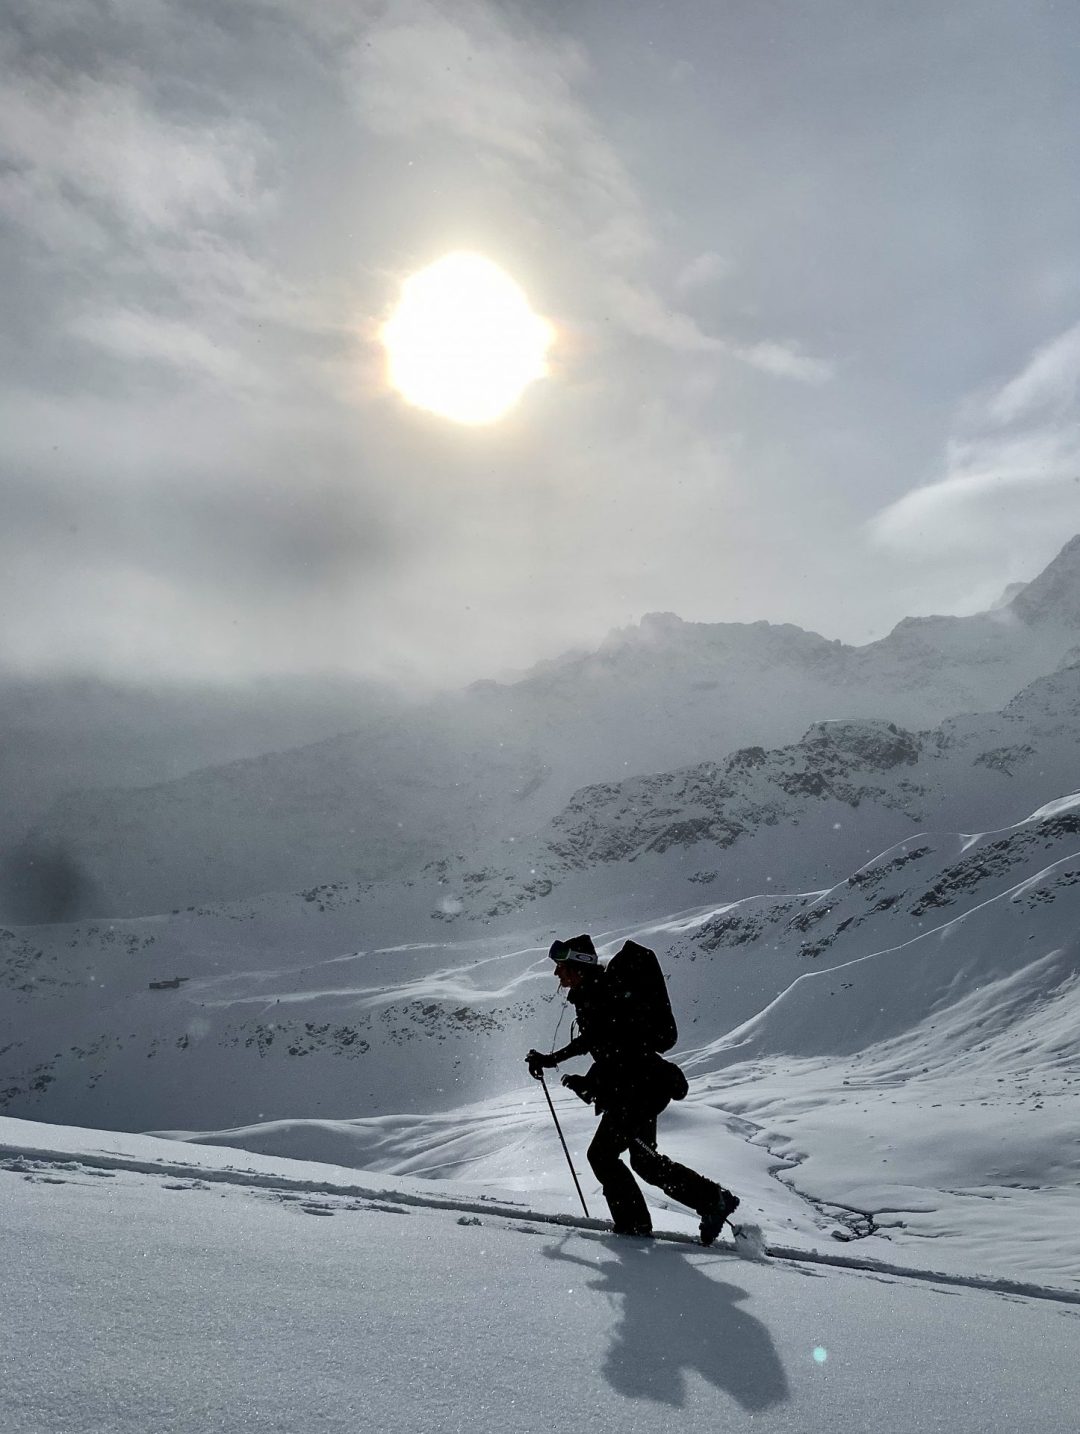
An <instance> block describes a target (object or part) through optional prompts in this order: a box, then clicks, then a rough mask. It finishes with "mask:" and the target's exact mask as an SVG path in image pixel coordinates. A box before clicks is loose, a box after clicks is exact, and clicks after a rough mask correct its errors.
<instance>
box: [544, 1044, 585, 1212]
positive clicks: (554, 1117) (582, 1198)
mask: <svg viewBox="0 0 1080 1434" xmlns="http://www.w3.org/2000/svg"><path fill="white" fill-rule="evenodd" d="M540 1084H541V1085H542V1086H543V1087H544V1095H545V1096H546V1097H547V1103H548V1110H550V1111H551V1118H552V1120H553V1121H554V1122H555V1129H556V1130H557V1131H558V1132H559V1140H560V1141H561V1142H562V1148H563V1154H564V1155H565V1156H566V1163H567V1165H569V1167H570V1174H571V1175H572V1176H573V1177H574V1188H575V1189H576V1190H577V1193H578V1199H579V1200H580V1201H581V1208H582V1209H583V1210H584V1211H585V1218H586V1220H588V1219H589V1218H590V1216H589V1207H588V1205H586V1204H585V1196H584V1195H582V1193H581V1186H580V1185H579V1184H578V1178H577V1171H576V1170H575V1169H574V1162H573V1161H572V1160H571V1159H570V1152H569V1150H567V1148H566V1141H565V1140H563V1133H562V1126H561V1125H560V1124H559V1117H558V1116H557V1115H556V1114H555V1107H554V1105H553V1104H552V1103H551V1092H550V1091H549V1090H548V1088H547V1081H546V1080H545V1079H544V1072H543V1071H541V1072H540Z"/></svg>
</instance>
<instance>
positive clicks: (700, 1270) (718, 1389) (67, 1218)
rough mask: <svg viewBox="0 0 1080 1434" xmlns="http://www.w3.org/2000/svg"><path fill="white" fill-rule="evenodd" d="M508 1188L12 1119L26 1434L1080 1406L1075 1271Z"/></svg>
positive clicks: (497, 1427) (483, 1433) (7, 1144)
mask: <svg viewBox="0 0 1080 1434" xmlns="http://www.w3.org/2000/svg"><path fill="white" fill-rule="evenodd" d="M440 1195H443V1200H444V1201H445V1203H443V1201H440V1198H439V1197H440ZM512 1199H513V1197H512V1196H509V1197H503V1198H502V1199H501V1200H499V1201H496V1200H494V1199H490V1197H489V1203H485V1202H484V1201H483V1200H480V1199H474V1200H471V1201H470V1200H468V1199H461V1200H460V1203H458V1204H456V1205H455V1204H454V1203H452V1199H450V1200H447V1199H445V1194H444V1192H442V1191H438V1190H435V1191H434V1193H433V1187H432V1186H431V1185H430V1184H424V1183H423V1182H417V1181H406V1180H401V1179H394V1178H391V1177H387V1176H384V1177H373V1176H371V1175H370V1174H368V1173H365V1175H364V1176H363V1178H362V1179H358V1177H357V1172H355V1171H349V1170H343V1169H340V1168H334V1167H330V1166H322V1165H308V1164H303V1163H300V1162H295V1161H289V1160H281V1159H270V1158H265V1157H260V1156H256V1155H251V1154H246V1153H242V1152H239V1151H236V1150H227V1149H210V1148H205V1147H185V1148H183V1149H178V1148H177V1147H176V1146H175V1145H173V1144H169V1143H167V1142H164V1141H160V1140H155V1139H152V1138H149V1137H141V1136H130V1135H117V1134H113V1133H111V1132H109V1133H107V1132H96V1131H91V1130H85V1129H83V1130H75V1129H65V1128H62V1127H56V1126H47V1125H42V1124H37V1123H31V1122H24V1121H18V1120H12V1119H5V1118H0V1261H2V1262H3V1268H4V1269H6V1270H8V1271H17V1272H18V1278H17V1279H11V1280H8V1281H6V1282H5V1337H4V1341H3V1345H2V1351H3V1352H2V1355H0V1363H2V1369H3V1376H4V1386H3V1399H2V1405H0V1413H2V1421H3V1428H4V1430H5V1434H61V1431H62V1434H103V1431H107V1434H146V1431H148V1430H153V1431H155V1434H206V1431H208V1430H211V1429H227V1430H230V1431H232V1430H244V1431H251V1434H262V1431H266V1434H270V1431H282V1430H289V1431H293V1430H309V1429H312V1430H314V1429H319V1430H327V1431H349V1434H353V1431H355V1430H356V1429H358V1428H363V1429H377V1430H380V1431H386V1434H399V1431H401V1434H406V1431H407V1434H414V1431H417V1430H423V1431H427V1430H439V1431H442V1430H446V1431H454V1434H457V1431H460V1434H519V1431H520V1434H534V1431H535V1434H541V1432H542V1431H543V1434H546V1431H563V1430H579V1429H582V1428H588V1429H589V1430H591V1431H599V1434H606V1431H612V1434H616V1431H618V1434H627V1431H630V1434H633V1431H644V1430H650V1431H654V1430H655V1431H661V1434H663V1431H678V1434H694V1431H698V1430H702V1431H704V1430H708V1431H710V1434H717V1431H720V1434H723V1431H731V1430H747V1429H754V1430H756V1431H767V1434H773V1431H785V1432H786V1434H796V1431H798V1434H808V1432H809V1434H818V1431H821V1434H825V1431H828V1434H865V1431H867V1430H870V1429H872V1430H874V1431H875V1434H920V1431H931V1430H934V1431H937V1430H946V1429H947V1430H949V1431H950V1434H996V1431H1006V1430H1010V1431H1011V1430H1026V1429H1038V1430H1039V1431H1040V1434H1066V1431H1072V1430H1073V1429H1075V1420H1076V1414H1075V1411H1076V1404H1077V1397H1078V1395H1080V1376H1078V1373H1077V1363H1076V1359H1075V1351H1076V1347H1077V1334H1078V1330H1080V1326H1078V1324H1077V1319H1078V1317H1080V1304H1078V1303H1075V1302H1073V1301H1074V1300H1075V1299H1076V1298H1077V1297H1076V1296H1072V1297H1070V1296H1068V1295H1067V1294H1066V1295H1064V1296H1062V1295H1060V1294H1059V1292H1056V1291H1054V1290H1052V1289H1046V1290H1040V1289H1039V1288H1038V1287H1036V1286H1031V1285H1029V1286H1027V1287H1026V1288H1025V1289H1019V1288H1016V1287H1012V1288H1010V1287H1009V1286H1008V1285H1006V1284H1005V1283H1003V1282H997V1283H995V1282H993V1281H984V1282H978V1281H970V1280H964V1279H956V1278H950V1277H949V1276H947V1275H941V1276H938V1275H934V1276H930V1277H927V1278H923V1279H919V1280H914V1279H911V1278H909V1277H906V1276H904V1275H902V1274H897V1273H895V1272H889V1271H888V1270H886V1269H883V1268H874V1267H860V1266H859V1265H858V1264H857V1263H854V1264H852V1265H850V1266H846V1267H843V1266H842V1267H829V1266H828V1265H821V1264H815V1263H812V1262H807V1261H805V1260H799V1259H791V1258H786V1257H783V1256H781V1257H777V1256H773V1257H771V1258H769V1259H767V1260H766V1261H764V1262H762V1261H760V1260H758V1261H752V1262H751V1261H746V1260H741V1259H739V1258H738V1257H737V1256H736V1254H734V1253H733V1250H732V1247H731V1246H730V1244H729V1243H722V1244H721V1245H718V1246H715V1247H713V1248H712V1249H709V1250H702V1249H700V1248H699V1247H696V1246H693V1245H690V1244H674V1243H668V1242H655V1243H650V1244H646V1243H643V1242H638V1241H619V1240H616V1239H614V1238H613V1237H610V1236H606V1235H604V1234H602V1233H600V1232H599V1231H597V1230H595V1229H591V1228H587V1227H586V1228H582V1226H581V1225H580V1224H578V1225H577V1226H575V1225H573V1224H567V1225H562V1226H560V1225H559V1224H557V1223H551V1221H550V1219H549V1218H548V1217H549V1216H550V1215H551V1214H552V1213H553V1212H552V1211H551V1210H549V1209H547V1207H541V1208H540V1209H535V1208H532V1206H533V1202H519V1203H518V1205H517V1206H516V1207H515V1206H514V1205H513V1204H512V1203H510V1201H512Z"/></svg>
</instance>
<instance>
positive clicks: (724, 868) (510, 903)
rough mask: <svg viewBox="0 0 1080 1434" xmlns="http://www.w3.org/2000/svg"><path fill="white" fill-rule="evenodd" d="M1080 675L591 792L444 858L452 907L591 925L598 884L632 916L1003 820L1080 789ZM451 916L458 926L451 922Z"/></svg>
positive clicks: (802, 883) (443, 876) (826, 876)
mask: <svg viewBox="0 0 1080 1434" xmlns="http://www.w3.org/2000/svg"><path fill="white" fill-rule="evenodd" d="M1078 716H1080V667H1069V668H1064V669H1062V670H1061V671H1059V672H1057V673H1054V674H1052V675H1051V676H1049V677H1044V678H1040V679H1039V680H1038V681H1036V682H1034V683H1032V684H1031V685H1030V686H1029V687H1027V688H1025V689H1024V691H1023V692H1021V693H1019V694H1018V695H1017V696H1016V697H1015V698H1014V699H1013V700H1012V701H1011V702H1010V703H1008V704H1007V705H1006V707H1005V708H1004V710H1003V711H1001V712H995V713H984V714H972V715H969V716H965V717H956V718H950V719H948V720H947V721H945V722H944V723H942V724H941V725H940V726H938V727H935V728H931V729H930V730H929V731H925V732H918V733H912V732H907V731H904V730H903V729H901V728H899V727H897V726H896V725H895V724H894V723H891V722H881V721H877V722H875V721H847V722H822V723H816V724H814V726H812V727H811V728H810V730H809V731H808V732H807V733H806V734H805V735H804V736H803V737H802V739H801V740H800V741H799V742H796V743H794V744H793V745H791V746H790V747H781V748H778V749H775V750H773V751H766V750H765V749H764V748H761V747H751V748H746V749H744V750H742V751H739V752H735V753H734V754H733V755H731V756H730V757H728V758H727V759H726V760H724V761H722V762H706V763H702V764H700V765H698V766H694V767H688V768H685V769H683V770H681V771H675V772H664V773H658V774H656V775H653V776H649V777H638V778H634V779H631V780H628V781H625V782H619V783H613V784H605V785H597V786H590V787H585V788H582V789H581V790H580V791H578V792H576V793H575V794H574V796H573V798H572V799H571V801H570V802H569V803H568V804H567V806H566V807H565V808H564V809H563V811H562V812H560V813H559V814H558V816H557V817H556V818H555V819H554V820H553V821H552V822H550V823H549V824H548V826H547V827H545V828H544V829H542V830H541V831H540V832H538V833H537V834H536V835H535V837H533V838H530V839H527V840H525V841H523V842H521V843H516V844H515V845H514V847H513V848H511V849H510V851H512V853H513V856H512V861H511V862H509V863H508V862H507V860H506V857H507V855H508V854H509V853H508V851H507V849H506V848H503V849H502V850H501V852H500V853H499V854H498V856H496V857H495V858H493V860H492V861H491V862H490V864H488V865H477V864H476V863H475V862H470V861H468V860H466V859H459V860H457V861H444V862H441V863H438V864H437V865H436V866H435V867H434V868H433V871H434V873H435V874H436V875H437V876H438V878H439V879H440V881H441V883H442V885H443V887H444V889H445V892H446V896H447V899H448V900H449V901H450V903H451V908H450V909H451V911H453V912H461V913H462V914H463V915H464V916H467V917H471V918H479V919H492V918H494V917H498V916H501V915H504V914H505V913H507V912H510V911H515V910H525V909H527V908H528V907H529V905H530V904H535V903H539V905H540V907H541V908H542V907H543V904H544V903H543V901H542V898H546V897H548V896H549V895H550V894H551V893H552V892H554V891H556V890H557V889H561V890H560V892H559V895H557V896H556V897H554V898H552V900H555V901H557V902H558V903H559V904H560V905H562V906H563V907H565V908H567V909H568V913H571V912H572V913H573V915H574V917H575V918H578V919H585V918H586V917H587V914H588V904H589V900H590V891H591V890H592V889H594V888H595V886H596V884H597V882H598V881H601V882H603V884H604V885H605V887H606V888H607V889H608V892H609V895H610V894H611V892H613V891H615V890H618V891H619V892H620V894H621V896H622V899H623V902H624V907H623V909H624V911H625V912H626V915H627V919H628V920H632V919H634V916H635V915H636V914H640V915H642V916H647V914H648V912H649V911H650V910H655V909H657V903H659V905H660V909H671V907H672V906H684V905H692V904H697V903H698V902H699V901H700V900H701V899H702V897H703V896H704V895H706V894H708V893H712V892H717V893H720V892H722V893H723V895H724V896H725V897H726V898H728V899H731V898H733V897H736V896H743V895H753V894H755V893H758V892H763V891H766V890H767V889H768V887H769V886H770V885H773V884H774V883H776V882H781V883H782V884H783V885H785V886H786V887H787V888H788V889H792V888H794V889H803V888H806V887H809V886H812V885H814V884H816V883H820V882H821V881H822V880H826V881H829V880H832V879H833V878H835V877H837V876H839V875H840V874H841V873H842V872H844V871H847V870H849V869H850V868H852V867H855V866H858V865H859V864H861V863H862V862H864V861H866V860H867V859H868V858H869V857H872V856H874V855H875V854H876V853H877V852H878V851H880V850H881V849H882V848H883V847H886V846H890V845H892V843H894V842H895V841H899V840H902V839H903V838H904V837H905V836H906V835H907V834H908V833H910V831H911V830H912V829H913V828H922V827H936V828H944V829H946V830H948V829H955V828H957V827H960V826H961V825H965V824H966V825H967V826H969V827H971V828H973V829H976V830H978V829H986V828H991V827H997V826H1004V825H1006V824H1008V823H1011V822H1014V821H1017V820H1019V819H1020V818H1021V817H1022V816H1023V815H1024V814H1025V813H1026V812H1028V811H1030V810H1032V809H1033V808H1034V807H1037V806H1039V805H1041V804H1042V803H1044V802H1047V801H1050V800H1052V799H1053V798H1054V797H1055V796H1056V795H1057V794H1059V793H1061V792H1063V791H1071V790H1072V789H1073V788H1074V787H1075V786H1076V785H1077V784H1078V783H1080V721H1078V720H1077V719H1078ZM447 919H448V920H453V919H456V917H455V916H453V915H451V916H448V917H447Z"/></svg>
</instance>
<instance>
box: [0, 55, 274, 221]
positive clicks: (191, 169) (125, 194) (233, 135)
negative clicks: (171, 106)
mask: <svg viewBox="0 0 1080 1434" xmlns="http://www.w3.org/2000/svg"><path fill="white" fill-rule="evenodd" d="M8 58H9V59H10V56H9V57H8ZM258 149H259V144H258V140H257V135H256V133H255V131H254V130H253V128H252V127H251V126H250V125H245V124H243V123H242V122H240V121H237V120H224V121H221V122H219V123H217V124H212V125H211V124H205V123H202V124H199V123H180V122H178V121H176V120H172V119H170V118H168V117H167V116H166V115H164V114H163V113H161V112H160V110H157V109H155V108H154V106H153V105H152V103H151V102H149V101H148V99H147V97H146V96H145V95H144V94H143V93H142V92H141V90H140V87H139V85H138V83H137V82H136V80H135V79H134V78H132V79H128V80H118V79H111V78H110V79H100V78H96V77H93V76H90V75H86V74H78V73H74V74H73V73H72V72H70V71H62V72H60V73H55V72H51V71H49V70H41V71H38V72H35V70H34V69H32V68H30V67H26V66H24V67H23V68H22V69H21V71H20V72H19V73H17V74H16V75H15V76H14V78H12V79H11V80H9V81H8V82H6V83H5V85H4V87H3V89H0V161H2V162H3V164H4V166H5V168H6V169H7V170H9V171H10V172H13V173H14V174H15V175H16V176H19V177H21V179H22V186H21V193H20V191H19V189H13V190H11V191H10V192H9V193H8V195H7V205H8V207H7V208H6V209H5V210H4V211H3V212H4V213H5V214H6V216H7V217H8V218H10V219H13V220H15V221H17V222H21V223H23V224H25V225H27V226H28V227H31V228H32V229H33V230H34V232H35V233H37V232H39V230H40V228H41V227H42V226H43V227H44V228H45V230H46V232H47V233H48V232H55V228H56V214H57V213H58V212H60V213H63V212H65V211H66V212H68V213H69V214H70V213H72V212H73V213H74V216H75V220H76V221H78V222H81V216H82V214H83V212H85V210H86V209H87V207H89V210H90V213H91V214H92V215H93V216H94V217H96V218H97V219H98V220H99V222H101V223H103V224H105V225H115V226H118V227H121V228H122V229H125V230H129V231H135V232H136V233H146V232H149V231H155V230H175V229H176V228H177V227H178V226H179V225H182V224H186V223H200V222H205V221H208V220H213V219H217V218H220V217H221V216H222V215H227V214H230V213H233V212H235V211H237V210H245V209H248V208H250V206H251V205H252V203H253V202H254V201H255V200H256V198H257V196H258V193H259V186H258V182H257V165H258ZM2 202H4V200H3V195H2V193H0V203H2Z"/></svg>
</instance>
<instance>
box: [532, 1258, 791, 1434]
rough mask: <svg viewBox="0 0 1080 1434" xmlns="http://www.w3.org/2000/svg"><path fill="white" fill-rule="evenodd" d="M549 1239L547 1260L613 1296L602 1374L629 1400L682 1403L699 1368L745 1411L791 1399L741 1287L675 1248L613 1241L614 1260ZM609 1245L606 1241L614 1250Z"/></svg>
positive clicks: (769, 1343) (763, 1330)
mask: <svg viewBox="0 0 1080 1434" xmlns="http://www.w3.org/2000/svg"><path fill="white" fill-rule="evenodd" d="M570 1238H572V1237H571V1236H567V1237H566V1239H563V1240H560V1241H558V1242H557V1243H556V1244H553V1245H549V1246H548V1247H547V1248H546V1249H545V1250H544V1251H543V1252H542V1253H543V1255H544V1256H545V1258H546V1259H550V1260H565V1261H566V1262H567V1263H569V1264H574V1265H580V1266H582V1268H584V1269H586V1270H588V1271H589V1272H590V1273H591V1274H592V1275H593V1276H594V1277H595V1278H594V1279H592V1280H591V1281H590V1286H591V1288H592V1289H594V1290H596V1291H598V1292H599V1293H601V1294H606V1295H611V1296H612V1298H613V1301H614V1302H615V1304H616V1306H617V1307H618V1309H619V1316H620V1317H619V1322H618V1324H617V1325H616V1327H615V1330H614V1332H613V1334H612V1340H611V1347H610V1348H609V1350H608V1352H607V1354H606V1355H605V1356H604V1361H603V1365H602V1373H603V1375H604V1378H605V1379H606V1380H607V1381H608V1383H609V1384H610V1385H611V1387H612V1388H613V1389H615V1390H617V1391H618V1393H620V1394H622V1395H624V1396H625V1397H626V1398H627V1399H651V1400H653V1401H654V1402H656V1403H657V1404H669V1405H672V1406H674V1407H680V1406H682V1405H683V1404H684V1403H685V1402H686V1376H687V1373H688V1372H689V1371H692V1370H696V1371H697V1373H698V1374H699V1375H701V1377H702V1378H703V1379H706V1380H708V1382H709V1383H710V1384H712V1385H714V1386H715V1387H716V1388H717V1389H721V1390H724V1391H725V1392H726V1393H728V1394H730V1395H731V1397H732V1398H733V1399H735V1400H736V1401H737V1402H738V1403H739V1404H740V1405H742V1407H743V1408H744V1409H748V1410H751V1411H759V1410H762V1409H768V1408H769V1407H770V1406H771V1405H774V1404H779V1403H781V1402H782V1401H783V1400H785V1399H787V1398H788V1383H787V1378H786V1377H785V1375H784V1370H783V1366H782V1365H781V1363H780V1359H779V1356H778V1355H777V1353H776V1349H775V1347H774V1345H773V1342H772V1338H771V1336H770V1334H769V1331H768V1330H767V1329H766V1328H765V1326H764V1325H763V1324H762V1323H761V1321H760V1320H758V1319H755V1318H754V1316H753V1315H751V1314H748V1313H747V1312H746V1311H745V1310H742V1309H739V1308H738V1306H739V1304H740V1302H741V1301H742V1300H745V1299H747V1298H748V1295H747V1292H746V1291H745V1290H744V1289H740V1288H739V1286H738V1285H732V1284H727V1283H726V1282H724V1281H722V1280H718V1279H716V1278H714V1277H713V1275H712V1274H709V1273H706V1271H705V1270H704V1269H703V1268H702V1267H701V1265H700V1264H699V1263H697V1262H695V1261H692V1260H691V1259H689V1258H688V1253H689V1252H687V1251H683V1250H680V1249H678V1248H677V1247H673V1246H664V1247H661V1246H652V1245H642V1244H638V1243H637V1242H635V1241H632V1240H627V1241H626V1242H625V1243H623V1242H621V1241H619V1242H616V1243H613V1244H612V1245H611V1247H610V1252H609V1253H608V1257H607V1258H602V1259H599V1260H590V1259H583V1258H582V1257H581V1256H579V1255H572V1254H570V1253H568V1251H567V1249H566V1243H567V1240H568V1239H570ZM605 1250H606V1252H607V1247H605Z"/></svg>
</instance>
